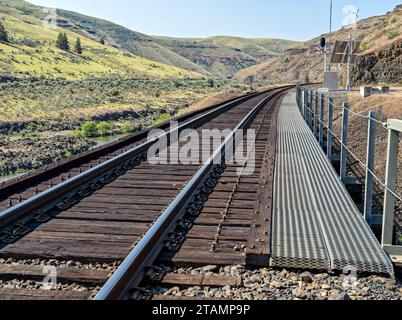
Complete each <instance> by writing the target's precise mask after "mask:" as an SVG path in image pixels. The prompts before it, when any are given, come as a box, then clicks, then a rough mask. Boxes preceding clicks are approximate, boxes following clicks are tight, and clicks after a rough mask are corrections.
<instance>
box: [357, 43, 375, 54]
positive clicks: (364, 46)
mask: <svg viewBox="0 0 402 320" xmlns="http://www.w3.org/2000/svg"><path fill="white" fill-rule="evenodd" d="M372 46H373V45H372V44H371V43H370V42H368V41H363V42H362V43H361V44H360V51H361V52H364V51H366V50H368V49H370V48H371V47H372Z"/></svg>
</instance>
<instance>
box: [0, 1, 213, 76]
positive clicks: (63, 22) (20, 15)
mask: <svg viewBox="0 0 402 320" xmlns="http://www.w3.org/2000/svg"><path fill="white" fill-rule="evenodd" d="M0 14H1V16H0V19H5V20H6V21H5V24H7V25H8V28H9V30H10V31H11V32H14V33H16V34H15V36H16V38H18V37H19V38H21V37H24V36H25V33H26V32H27V31H28V30H27V29H29V27H30V26H31V25H33V26H34V27H33V29H32V30H29V33H30V35H31V37H32V40H35V41H37V40H39V41H42V44H45V42H47V43H46V45H48V44H49V42H50V41H54V40H55V38H54V32H48V31H47V30H45V31H43V28H41V26H42V19H43V17H44V16H45V13H44V12H43V8H42V7H39V6H35V5H32V4H30V3H28V2H25V1H22V0H0ZM57 14H58V20H57V24H58V26H59V27H61V28H62V29H63V30H67V31H69V34H70V35H72V36H73V37H76V36H77V35H81V37H83V38H85V39H86V45H87V46H88V45H89V47H91V48H94V49H95V50H96V51H97V52H96V53H95V52H94V50H92V52H93V53H95V55H98V54H101V55H111V56H112V57H114V55H115V53H116V52H117V50H116V49H120V51H121V52H122V53H121V54H120V55H118V58H121V56H127V57H128V56H130V55H135V56H138V57H142V58H144V59H147V60H152V61H153V62H159V64H155V65H157V66H160V64H165V65H169V66H175V67H176V68H179V69H185V70H188V71H192V72H198V73H206V72H205V70H203V69H202V68H200V67H198V66H197V65H194V64H193V63H191V62H190V61H188V60H186V59H185V58H183V57H181V56H179V55H177V54H175V53H173V52H171V51H169V50H168V49H166V48H163V47H162V46H160V45H159V44H157V43H154V42H153V41H152V39H150V38H149V37H147V36H145V35H142V34H140V33H137V32H134V31H131V30H129V29H126V28H124V27H122V26H119V25H117V24H114V23H111V22H108V21H105V20H101V19H96V18H91V17H87V16H84V15H80V14H78V13H73V12H68V11H65V10H57ZM7 18H8V20H9V21H8V22H7ZM11 18H14V21H12V19H11ZM11 22H12V23H11ZM21 23H23V24H25V26H26V28H24V27H22V26H21ZM16 24H19V26H17V25H16ZM95 26H96V28H95V29H94V27H95ZM38 28H41V30H40V32H38V31H39V29H38ZM18 32H19V33H18ZM41 33H43V34H41ZM39 35H40V36H41V39H37V38H38V36H39ZM25 37H26V38H28V37H27V36H25ZM56 37H57V35H56ZM100 39H104V40H105V43H106V46H100V45H99V42H100ZM91 40H92V41H91ZM39 45H40V44H39ZM105 48H107V50H106V51H107V52H105V50H103V49H105ZM88 51H89V50H88ZM88 51H87V52H86V53H87V54H88ZM123 52H125V53H126V54H125V55H123ZM118 60H120V62H121V67H123V68H122V69H127V68H125V65H127V64H129V65H130V63H128V62H127V61H126V60H127V59H118ZM138 62H141V61H140V60H138V61H137V63H134V64H136V65H138ZM116 63H117V62H116ZM106 66H109V63H107V64H106ZM111 67H112V68H113V67H114V66H111ZM136 68H137V67H135V69H136ZM22 69H26V68H22ZM73 69H74V68H73ZM90 69H91V70H93V69H94V68H90ZM100 69H102V70H98V71H99V72H105V71H106V72H107V71H109V69H107V68H100ZM130 69H132V64H131V66H129V67H128V70H130ZM151 69H152V68H151ZM87 70H88V68H84V70H82V71H84V72H85V71H87ZM172 70H173V69H171V71H172ZM130 71H131V70H130ZM138 71H139V72H138V75H142V74H144V71H145V72H147V71H148V66H145V67H144V68H140V69H139V70H138ZM150 71H151V73H150V74H149V75H150V76H152V75H153V74H152V73H155V72H152V70H150ZM159 71H160V70H159ZM171 71H168V72H167V73H171ZM156 73H157V72H156ZM163 73H166V72H161V74H162V75H163ZM177 73H178V71H177V70H176V71H174V72H173V75H174V74H177ZM183 73H185V72H183Z"/></svg>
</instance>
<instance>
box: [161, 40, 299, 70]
mask: <svg viewBox="0 0 402 320" xmlns="http://www.w3.org/2000/svg"><path fill="white" fill-rule="evenodd" d="M154 38H155V39H156V41H157V42H158V43H159V44H161V45H163V46H164V47H166V48H169V49H170V50H171V51H174V52H176V53H177V54H179V55H181V56H183V57H186V58H187V59H189V60H191V61H192V62H194V63H196V64H198V65H200V66H202V67H203V68H204V69H206V70H208V71H209V72H211V73H212V74H214V75H218V76H221V77H231V76H233V74H234V73H236V72H237V71H239V70H241V69H244V68H247V67H250V66H253V65H256V64H259V63H260V62H263V61H265V60H266V59H268V58H271V57H274V56H277V55H279V54H280V53H282V52H283V51H284V50H285V49H287V48H290V47H293V46H295V45H296V44H298V43H297V42H294V41H287V40H280V39H245V38H239V37H225V36H217V37H211V38H207V39H191V38H170V37H154Z"/></svg>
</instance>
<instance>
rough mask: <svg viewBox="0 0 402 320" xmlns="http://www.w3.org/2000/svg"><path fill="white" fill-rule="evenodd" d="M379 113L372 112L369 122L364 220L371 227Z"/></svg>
mask: <svg viewBox="0 0 402 320" xmlns="http://www.w3.org/2000/svg"><path fill="white" fill-rule="evenodd" d="M375 120H377V113H376V112H373V111H370V112H369V120H368V137H367V163H366V182H365V191H364V218H365V219H366V221H367V223H368V224H369V225H371V224H372V214H373V210H372V209H373V184H374V176H373V172H374V170H375V140H376V127H375V125H376V123H375Z"/></svg>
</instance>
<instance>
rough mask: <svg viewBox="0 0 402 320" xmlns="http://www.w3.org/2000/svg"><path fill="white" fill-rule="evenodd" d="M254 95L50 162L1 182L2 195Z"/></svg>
mask: <svg viewBox="0 0 402 320" xmlns="http://www.w3.org/2000/svg"><path fill="white" fill-rule="evenodd" d="M253 95H255V93H248V94H246V95H242V96H240V97H237V98H233V99H229V100H227V101H224V102H221V103H217V104H214V105H211V106H208V107H206V108H203V109H201V110H197V111H193V112H189V113H186V114H184V115H182V116H179V117H175V118H173V119H170V120H168V121H166V122H164V123H162V124H160V125H158V126H153V127H151V128H148V129H145V130H142V131H140V132H136V133H133V134H130V135H128V136H126V137H123V138H120V139H118V140H116V141H114V142H111V143H108V144H106V145H103V146H100V147H97V148H94V149H92V150H90V151H86V152H83V153H81V154H78V155H75V156H72V157H71V158H69V159H66V160H62V161H58V162H56V163H54V164H50V165H48V166H45V167H43V168H39V169H37V170H34V171H32V172H29V173H26V174H24V175H22V176H20V177H17V178H14V179H11V180H8V181H5V182H2V183H0V193H1V196H2V197H4V196H11V195H13V194H15V193H17V192H18V191H19V190H22V189H24V188H26V187H29V186H30V184H32V183H35V182H36V181H38V180H40V179H46V178H47V177H48V176H52V175H57V174H60V173H62V172H63V171H64V170H69V169H72V168H74V167H75V166H79V165H81V164H82V163H85V162H86V161H91V160H92V159H96V158H98V157H101V156H103V155H104V154H106V153H108V152H113V151H117V150H119V149H121V148H124V147H125V146H127V145H129V144H131V143H136V142H137V141H139V140H142V139H145V138H146V137H147V135H148V133H149V132H150V131H151V130H153V129H162V130H166V129H167V128H169V125H170V122H171V121H177V122H179V123H184V122H185V121H187V120H189V119H191V118H192V117H195V116H198V115H201V114H202V113H204V112H208V111H211V110H214V109H216V108H218V107H221V106H223V105H224V104H228V103H232V102H235V101H236V100H238V99H241V98H247V97H253Z"/></svg>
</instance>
